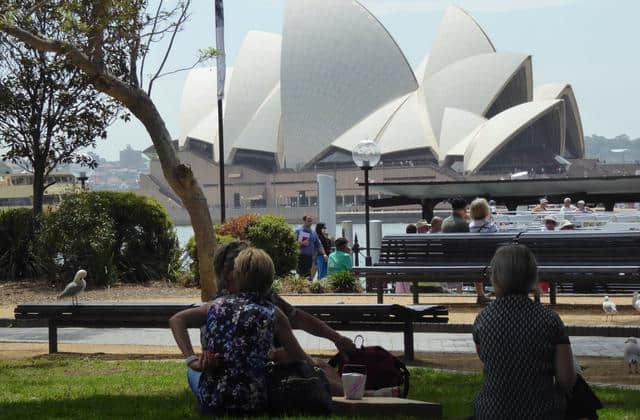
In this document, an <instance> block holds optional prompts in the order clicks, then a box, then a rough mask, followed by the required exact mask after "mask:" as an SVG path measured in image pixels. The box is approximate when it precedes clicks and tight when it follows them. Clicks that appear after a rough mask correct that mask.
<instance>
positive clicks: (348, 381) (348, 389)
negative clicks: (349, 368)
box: [342, 373, 367, 400]
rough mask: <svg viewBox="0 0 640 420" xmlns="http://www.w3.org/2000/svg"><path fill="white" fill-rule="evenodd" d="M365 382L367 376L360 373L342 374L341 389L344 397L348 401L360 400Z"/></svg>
mask: <svg viewBox="0 0 640 420" xmlns="http://www.w3.org/2000/svg"><path fill="white" fill-rule="evenodd" d="M366 382H367V375H363V374H362V373H343V374H342V388H343V389H344V397H345V398H346V399H348V400H361V399H362V397H363V395H364V385H365V383H366Z"/></svg>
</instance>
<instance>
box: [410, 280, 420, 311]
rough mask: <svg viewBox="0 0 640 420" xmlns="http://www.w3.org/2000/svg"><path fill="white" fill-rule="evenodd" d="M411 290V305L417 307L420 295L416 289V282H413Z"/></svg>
mask: <svg viewBox="0 0 640 420" xmlns="http://www.w3.org/2000/svg"><path fill="white" fill-rule="evenodd" d="M411 289H412V290H411V291H412V292H413V304H414V305H417V304H418V303H420V302H419V300H420V294H419V293H418V292H419V291H420V290H419V288H418V282H414V283H413V287H412V288H411Z"/></svg>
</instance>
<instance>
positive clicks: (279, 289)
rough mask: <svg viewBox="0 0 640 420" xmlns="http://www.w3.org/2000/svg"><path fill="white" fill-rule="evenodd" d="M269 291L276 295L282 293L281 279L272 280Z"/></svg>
mask: <svg viewBox="0 0 640 420" xmlns="http://www.w3.org/2000/svg"><path fill="white" fill-rule="evenodd" d="M271 290H273V291H274V292H276V293H282V278H280V277H276V278H275V279H273V284H272V285H271Z"/></svg>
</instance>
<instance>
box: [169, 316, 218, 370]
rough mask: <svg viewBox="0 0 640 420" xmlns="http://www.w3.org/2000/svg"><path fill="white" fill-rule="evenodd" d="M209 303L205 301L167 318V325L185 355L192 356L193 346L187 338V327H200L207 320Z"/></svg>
mask: <svg viewBox="0 0 640 420" xmlns="http://www.w3.org/2000/svg"><path fill="white" fill-rule="evenodd" d="M210 306H211V305H210V304H208V303H206V304H204V305H201V306H199V307H197V308H191V309H185V310H184V311H180V312H178V313H177V314H175V315H174V316H172V317H171V318H170V319H169V326H170V327H171V332H172V333H173V338H174V339H175V340H176V344H177V345H178V348H179V349H180V351H181V352H182V354H183V355H184V356H185V357H189V356H192V355H193V354H194V352H193V346H192V345H191V339H190V338H189V332H188V331H187V329H188V328H200V327H201V326H203V325H204V324H205V322H206V321H207V312H208V311H209V307H210Z"/></svg>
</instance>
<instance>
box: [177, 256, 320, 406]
mask: <svg viewBox="0 0 640 420" xmlns="http://www.w3.org/2000/svg"><path fill="white" fill-rule="evenodd" d="M273 277H274V267H273V262H272V261H271V258H270V257H269V256H268V255H267V254H266V253H265V252H264V251H262V250H259V249H256V248H248V249H245V250H244V251H241V252H240V253H239V254H238V256H237V257H236V260H235V264H234V272H233V276H232V281H231V282H228V284H227V287H228V289H229V292H230V293H228V294H223V295H220V296H219V297H218V298H216V299H215V300H213V301H212V302H210V303H206V304H203V305H202V306H200V307H198V308H193V309H187V310H184V311H182V312H179V313H177V314H176V315H174V316H173V317H172V318H171V319H170V321H169V323H170V325H171V330H172V332H173V335H174V337H175V340H176V343H177V344H178V347H179V348H180V350H181V351H182V353H183V354H184V355H185V357H186V360H185V361H186V363H187V366H188V367H189V369H188V373H187V378H188V381H189V386H190V387H191V389H192V391H193V393H194V395H195V397H196V399H197V401H198V405H199V408H200V411H201V412H202V413H203V414H215V415H246V414H253V413H259V412H260V411H263V410H265V409H266V408H267V392H266V389H265V365H266V363H267V361H268V356H269V350H270V348H271V344H272V343H273V339H274V335H275V337H276V338H277V340H278V341H279V342H280V343H281V344H282V345H283V347H284V348H285V349H286V351H287V353H288V354H289V355H290V356H292V358H293V359H294V360H307V361H308V359H307V356H306V355H305V353H304V351H303V350H302V348H301V347H300V344H298V342H297V340H296V338H295V337H294V335H293V333H292V331H291V325H290V324H289V321H288V319H287V317H286V316H285V315H284V314H283V313H282V311H281V310H280V309H278V308H277V307H276V306H275V305H274V304H273V303H271V302H270V301H269V300H267V299H266V295H267V292H268V291H269V290H270V289H271V284H272V282H273ZM204 320H206V330H205V333H204V343H205V345H204V348H203V354H202V355H200V356H196V355H195V354H194V352H193V348H192V347H191V341H190V340H189V336H188V332H187V328H188V327H193V326H199V325H201V324H202V323H203V322H205V321H204Z"/></svg>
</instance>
